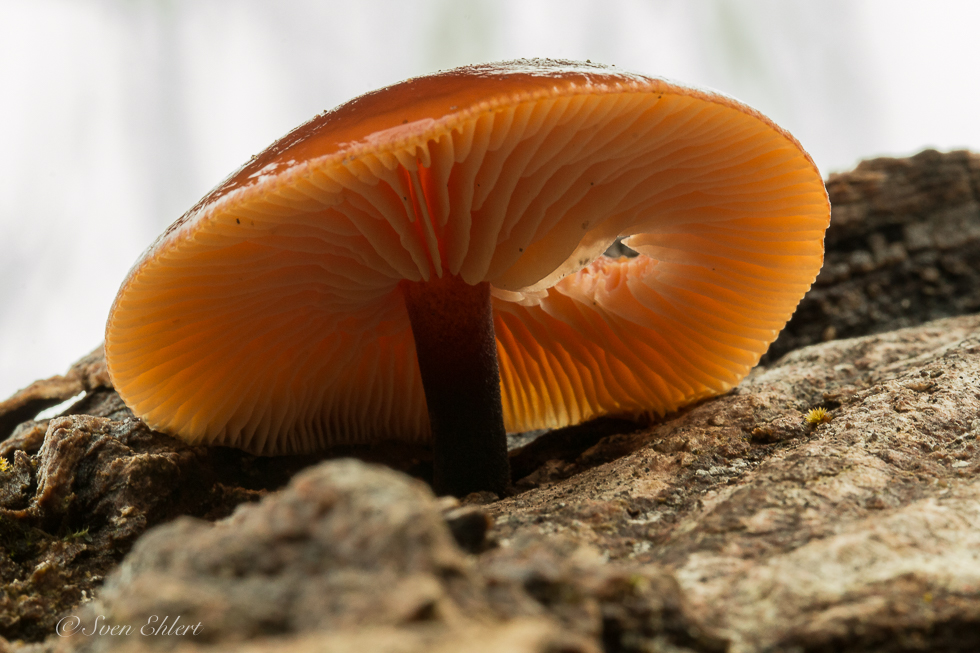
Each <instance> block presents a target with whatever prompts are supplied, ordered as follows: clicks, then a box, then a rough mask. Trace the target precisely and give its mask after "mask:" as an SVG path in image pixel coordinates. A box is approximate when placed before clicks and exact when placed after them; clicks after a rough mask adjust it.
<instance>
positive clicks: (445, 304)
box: [404, 277, 510, 496]
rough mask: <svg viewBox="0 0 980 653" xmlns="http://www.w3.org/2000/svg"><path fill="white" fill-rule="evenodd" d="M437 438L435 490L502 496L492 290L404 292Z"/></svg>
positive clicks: (503, 449) (429, 287)
mask: <svg viewBox="0 0 980 653" xmlns="http://www.w3.org/2000/svg"><path fill="white" fill-rule="evenodd" d="M404 295H405V306H406V307H407V308H408V317H409V320H411V323H412V334H413V335H414V336H415V350H416V352H417V353H418V360H419V369H420V370H421V372H422V385H423V386H424V388H425V401H426V405H427V406H428V408H429V421H430V423H431V425H432V436H433V439H434V460H433V462H434V467H435V478H434V486H435V490H436V492H437V493H439V494H454V495H456V496H465V495H466V494H469V493H470V492H476V491H479V490H489V491H491V492H496V493H497V494H502V493H503V491H504V488H506V487H507V485H508V483H509V482H510V465H509V463H508V461H507V437H506V434H505V432H504V417H503V408H502V407H501V404H500V372H499V370H498V367H497V345H496V341H495V340H494V337H493V311H492V308H491V305H490V284H489V283H485V282H484V283H481V284H479V285H476V286H471V285H469V284H467V283H465V282H463V281H462V280H461V279H460V278H458V277H443V278H441V279H433V280H432V281H429V282H418V283H408V284H405V286H404Z"/></svg>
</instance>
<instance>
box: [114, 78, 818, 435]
mask: <svg viewBox="0 0 980 653" xmlns="http://www.w3.org/2000/svg"><path fill="white" fill-rule="evenodd" d="M829 218H830V207H829V202H828V199H827V194H826V191H825V189H824V186H823V183H822V180H821V177H820V174H819V172H818V171H817V168H816V166H815V165H814V163H813V161H812V160H811V159H810V157H809V156H808V155H807V153H806V152H805V151H804V150H803V149H802V147H801V146H800V144H799V143H798V142H797V141H796V140H795V139H794V138H793V137H792V136H790V135H789V134H788V133H787V132H785V131H784V130H782V129H780V128H779V127H777V126H776V125H775V124H773V123H772V122H771V121H770V120H769V119H767V118H766V117H765V116H763V115H761V114H759V113H758V112H756V111H754V110H753V109H750V108H748V107H746V106H745V105H743V104H741V103H739V102H737V101H735V100H732V99H730V98H728V97H725V96H722V95H718V94H715V93H711V92H707V91H701V90H695V89H691V88H687V87H684V86H680V85H678V84H675V83H672V82H667V81H664V80H661V79H655V78H650V77H645V76H642V75H636V74H631V73H625V72H622V71H619V70H616V69H615V68H609V67H606V66H600V65H595V64H588V63H577V62H563V61H541V60H533V61H515V62H508V63H502V64H492V65H482V66H468V67H464V68H458V69H455V70H451V71H447V72H442V73H438V74H435V75H431V76H426V77H419V78H415V79H410V80H407V81H405V82H402V83H400V84H397V85H395V86H391V87H388V88H384V89H381V90H379V91H375V92H373V93H369V94H367V95H364V96H361V97H359V98H357V99H354V100H352V101H350V102H348V103H346V104H344V105H341V106H340V107H338V108H336V109H334V110H333V111H330V112H328V113H325V114H322V115H320V116H317V117H316V118H314V119H313V120H311V121H310V122H308V123H306V124H305V125H303V126H301V127H299V128H297V129H296V130H294V131H293V132H291V133H289V134H288V135H286V136H285V137H284V138H282V139H281V140H279V141H277V142H276V143H274V144H273V145H272V146H270V147H269V148H268V149H267V150H265V151H264V152H263V153H261V154H259V155H258V156H256V157H254V158H253V159H252V160H251V161H249V162H248V163H247V164H246V165H245V166H244V167H242V168H241V169H240V170H239V171H237V172H235V173H234V174H232V175H231V177H229V178H228V179H227V180H226V181H224V182H223V183H221V184H220V185H219V186H218V187H217V188H216V189H215V190H213V191H212V192H211V193H210V194H209V195H208V196H206V197H205V198H204V199H203V200H201V201H200V202H199V203H198V204H197V205H196V206H195V207H194V208H192V209H191V210H190V211H189V212H188V213H186V214H185V215H184V216H183V217H181V218H180V219H179V220H177V221H176V222H175V223H174V224H173V225H171V227H170V228H168V229H167V231H166V232H165V233H164V234H163V235H162V236H161V237H160V238H159V239H158V240H157V241H156V242H155V243H154V244H153V245H152V246H151V247H150V248H149V249H148V250H147V252H146V253H145V254H144V255H143V257H142V258H141V259H140V260H139V261H138V262H137V264H136V265H135V266H134V268H133V269H132V270H131V271H130V273H129V275H128V277H127V278H126V280H125V281H124V282H123V284H122V287H121V289H120V291H119V294H118V296H117V298H116V300H115V303H114V304H113V307H112V310H111V312H110V315H109V320H108V324H107V327H106V359H107V362H108V368H109V373H110V376H111V378H112V381H113V383H114V385H115V387H116V389H117V390H118V391H119V393H120V395H121V396H122V398H123V399H124V400H125V401H126V403H127V404H128V405H129V406H130V407H131V408H132V409H133V411H134V412H135V413H136V414H137V415H138V416H140V417H142V418H143V419H144V421H146V423H147V424H148V425H150V426H151V427H153V428H155V429H158V430H161V431H165V432H169V433H172V434H176V435H179V436H180V437H181V438H183V439H185V440H187V441H190V442H195V443H213V444H222V445H229V446H235V447H239V448H243V449H246V450H249V451H252V452H255V453H261V454H273V453H291V452H301V451H309V450H314V449H317V448H321V447H324V446H327V445H331V444H340V443H358V442H368V441H375V440H385V439H400V440H407V441H425V440H427V439H428V438H429V437H430V427H429V420H428V415H427V410H426V401H425V395H424V393H423V388H422V384H421V379H420V374H419V366H418V362H417V360H416V352H415V343H414V341H413V337H412V331H411V327H410V324H409V318H408V315H407V313H406V309H405V304H404V301H403V300H402V297H401V294H400V293H401V291H400V288H401V287H403V285H404V283H406V282H418V281H428V280H430V279H434V278H437V277H444V276H446V275H451V276H457V277H459V278H461V279H462V280H463V281H465V282H466V283H467V284H473V285H475V284H479V283H482V282H489V283H490V284H491V288H492V304H493V311H494V317H493V327H494V332H495V337H496V343H497V355H498V361H499V367H500V386H501V394H502V403H503V413H504V423H505V426H506V428H507V430H509V431H522V430H529V429H536V428H545V427H557V426H563V425H567V424H574V423H577V422H581V421H584V420H587V419H590V418H592V417H596V416H600V415H606V414H618V415H626V414H637V413H644V412H654V413H658V414H664V413H666V412H668V411H672V410H675V409H676V408H678V407H680V406H683V405H685V404H688V403H691V402H693V401H696V400H698V399H701V398H704V397H708V396H711V395H715V394H719V393H722V392H725V391H727V390H728V389H730V388H732V387H733V386H735V385H736V384H737V383H738V382H739V381H740V380H741V379H742V378H743V377H744V376H745V375H746V374H747V373H748V371H749V370H750V369H751V368H752V367H753V366H754V365H755V364H756V363H757V362H758V360H759V357H760V356H761V355H762V354H763V353H764V352H765V351H766V349H767V348H768V346H769V344H770V343H771V342H772V341H773V340H774V339H775V338H776V336H777V334H778V333H779V331H780V330H781V329H782V327H783V326H784V325H785V323H786V321H787V320H788V319H789V317H790V315H792V313H793V311H794V310H795V308H796V305H797V303H798V302H799V300H800V298H802V296H803V295H804V293H805V292H806V291H807V290H808V289H809V287H810V285H811V284H812V282H813V280H814V278H815V277H816V275H817V272H818V271H819V270H820V267H821V265H822V263H823V235H824V231H825V230H826V228H827V225H828V223H829ZM624 236H625V237H628V238H627V239H626V241H625V242H626V244H627V245H629V246H630V247H632V248H633V249H635V250H636V251H638V252H639V254H640V255H639V256H638V257H636V258H632V259H626V258H620V259H610V258H607V257H605V256H602V253H603V252H604V251H605V250H606V249H607V247H608V246H609V245H610V244H611V243H612V242H614V240H615V239H616V238H617V237H624Z"/></svg>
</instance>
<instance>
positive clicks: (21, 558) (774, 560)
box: [0, 152, 980, 653]
mask: <svg viewBox="0 0 980 653" xmlns="http://www.w3.org/2000/svg"><path fill="white" fill-rule="evenodd" d="M977 161H978V158H977V157H976V155H971V154H968V153H963V152H954V153H950V154H945V155H941V154H938V153H935V152H925V153H923V154H920V155H918V156H916V157H912V158H911V159H906V160H884V159H879V160H875V161H871V162H866V163H864V164H862V165H861V166H860V167H859V168H858V169H857V170H856V171H854V172H853V173H848V174H846V175H839V176H835V177H833V178H832V179H831V180H830V182H829V187H830V192H831V198H832V200H833V201H834V202H835V206H834V223H833V225H832V227H831V231H830V232H828V252H827V264H828V265H827V268H826V270H827V271H826V272H824V273H822V274H821V277H820V280H819V282H818V285H817V286H815V288H814V290H813V291H812V293H811V295H809V296H808V297H807V299H805V300H804V301H803V303H802V304H801V312H802V313H801V314H800V315H801V319H797V318H794V320H793V322H791V324H790V328H789V330H788V331H787V333H786V334H785V335H784V336H782V337H781V338H780V340H779V341H777V343H776V345H777V350H779V348H782V351H788V352H789V353H788V354H787V355H785V356H784V357H782V358H781V359H779V360H778V361H775V362H771V363H770V364H769V365H768V366H766V367H762V368H760V369H758V370H756V371H755V372H754V373H753V374H752V375H751V376H750V378H749V379H747V380H746V381H745V382H743V383H742V384H741V385H740V386H739V387H738V388H736V389H735V390H734V391H732V392H730V393H728V394H727V395H725V396H723V397H719V398H716V399H713V400H709V401H705V402H703V403H702V404H700V405H698V406H695V407H691V408H689V409H687V410H684V411H681V412H680V413H679V414H676V415H672V416H669V417H668V418H667V419H665V420H661V421H660V422H658V423H656V424H652V425H636V424H630V423H624V422H617V421H612V420H609V421H605V422H596V423H592V424H588V425H583V426H580V427H574V428H571V429H563V430H561V431H556V432H552V433H549V434H547V435H545V436H543V437H541V438H539V439H537V440H536V441H534V442H531V443H530V444H527V443H526V442H527V439H526V438H524V439H519V438H513V439H512V442H513V443H514V444H515V445H516V444H517V443H518V442H520V444H521V445H522V446H521V447H520V448H519V449H516V450H514V451H512V452H511V457H512V462H513V466H514V470H515V476H514V478H515V483H514V485H513V486H512V488H511V489H510V490H509V492H508V496H505V497H503V498H498V497H496V496H493V495H488V494H483V495H471V496H469V497H467V498H466V499H464V500H463V502H462V503H459V502H454V501H451V500H437V499H435V498H434V497H433V495H432V494H431V492H430V491H429V490H428V489H427V488H426V486H425V485H424V484H422V483H421V482H419V481H417V480H413V479H411V478H409V477H408V476H406V475H404V474H402V473H400V472H396V471H393V470H391V469H387V468H384V467H380V466H374V465H367V464H365V463H361V462H354V461H350V460H345V461H336V460H334V461H326V462H321V463H319V465H317V466H314V467H311V468H309V469H307V470H305V471H302V472H299V473H298V474H295V472H296V471H297V470H298V469H300V468H301V467H302V466H304V465H306V464H308V463H309V462H310V461H308V460H298V459H258V458H254V457H251V456H248V455H246V454H242V453H239V452H233V451H229V450H223V449H203V448H197V447H187V446H184V445H181V444H179V443H177V442H175V441H173V440H172V439H170V438H167V437H165V436H162V435H160V434H156V433H152V432H150V431H148V430H147V429H146V428H145V427H143V426H142V425H141V424H140V423H139V422H138V421H137V420H134V419H132V415H131V413H129V411H128V410H127V409H126V408H125V407H124V406H123V405H122V404H121V402H119V399H118V397H117V396H116V395H115V393H114V392H113V391H112V390H111V389H109V388H107V387H105V380H104V379H102V377H101V376H100V371H99V370H100V363H99V357H98V355H97V354H96V355H94V356H92V357H89V358H88V359H86V361H85V362H83V364H81V365H80V366H76V367H75V368H73V370H81V369H85V370H87V371H86V372H84V373H82V372H80V371H75V372H69V374H68V375H66V376H65V377H59V378H58V379H54V380H51V381H49V382H40V383H39V384H35V385H34V386H31V387H30V388H27V389H25V391H22V393H19V394H18V395H17V396H15V397H13V398H12V399H10V400H8V401H7V402H4V403H2V404H0V425H3V424H7V427H5V428H7V430H8V432H11V436H10V437H9V438H8V439H7V440H6V441H5V442H3V443H2V444H0V455H2V456H3V460H4V461H5V463H6V464H5V465H4V466H3V469H2V471H0V548H2V552H3V554H4V555H2V556H0V578H2V581H3V586H2V589H0V635H2V636H3V637H6V638H7V640H11V641H10V642H8V641H6V640H3V639H0V651H4V650H9V649H13V650H35V651H110V650H112V651H115V650H120V651H122V650H179V651H208V652H211V651H273V650H276V651H278V650H289V651H306V650H310V651H319V650H329V651H358V652H360V651H366V650H371V651H392V652H395V651H398V652H402V651H419V652H421V651H461V650H466V651H540V652H545V651H551V652H554V651H567V652H574V651H583V652H584V651H590V652H591V651H672V652H678V651H726V650H727V651H732V652H736V653H742V652H750V651H797V652H817V651H828V652H829V651H976V650H980V557H978V556H977V554H976V551H977V550H978V545H980V480H978V477H977V472H978V470H980V455H978V448H980V316H978V315H965V316H962V317H954V318H949V319H944V320H939V321H932V322H928V320H929V319H931V318H933V317H937V316H942V315H947V314H954V313H969V312H976V310H977V308H978V307H980V301H978V300H977V299H976V298H977V295H978V291H977V288H978V287H980V284H977V283H976V282H977V281H980V279H978V278H977V277H978V276H980V253H978V252H977V246H978V242H980V236H978V234H980V211H978V208H977V206H978V205H977V200H976V198H977V192H976V191H977V170H978V164H977ZM879 236H881V237H883V238H885V240H884V241H882V239H881V237H879ZM882 243H884V244H882ZM855 252H858V253H857V254H855ZM860 252H864V254H860ZM901 252H904V258H903V256H899V254H900V253H901ZM869 257H870V259H869ZM862 261H863V262H862ZM930 261H931V263H930ZM844 264H846V265H847V270H846V273H845V271H844V267H843V265H844ZM835 266H836V267H835ZM930 266H931V267H930ZM928 270H934V272H930V271H928ZM937 275H938V276H937ZM905 299H907V300H908V306H906V307H904V308H903V307H902V300H905ZM896 303H897V306H898V308H896ZM807 311H808V312H807ZM907 325H918V326H912V327H911V328H906V329H903V330H895V328H896V327H899V326H907ZM868 333H870V334H872V335H865V334H868ZM856 335H861V336H863V337H860V338H855V339H850V340H840V339H837V338H840V337H841V336H856ZM821 340H829V341H827V342H823V343H822V344H812V343H819V341H821ZM802 345H811V346H807V347H804V348H799V347H800V346H802ZM73 374H74V377H73ZM73 378H74V379H75V380H72V379H73ZM83 379H84V380H83ZM99 379H102V380H99ZM66 380H67V381H66ZM79 387H81V389H82V390H85V391H86V395H85V397H84V398H83V399H82V400H81V401H79V402H78V403H76V405H75V406H73V407H72V408H71V409H69V410H68V411H66V413H65V415H63V416H60V417H56V418H53V419H49V420H41V421H26V422H25V421H24V420H30V419H31V418H33V417H34V416H35V409H36V408H37V407H38V406H42V404H47V403H51V402H52V400H55V399H58V400H60V399H66V398H68V397H70V396H73V395H74V394H76V393H77V392H78V391H79V390H78V388H79ZM62 395H64V396H62ZM31 402H34V403H31ZM28 405H29V406H31V408H30V409H29V410H28V409H25V408H24V406H28ZM813 408H823V409H825V410H826V411H828V418H829V421H828V420H817V419H814V420H813V421H812V423H811V422H808V421H807V420H806V419H805V415H806V414H807V412H808V411H809V410H811V409H813ZM4 419H6V421H3V420H4ZM15 422H16V423H15ZM344 453H350V452H349V451H348V450H344V451H338V452H332V454H331V455H332V456H337V455H341V454H344ZM357 453H359V454H360V455H367V456H369V457H373V458H374V459H376V460H383V461H387V462H389V463H392V464H394V466H396V467H398V468H400V469H403V470H408V471H412V472H414V473H415V474H420V475H421V476H423V477H425V476H426V469H428V468H427V467H426V465H425V463H424V457H425V452H424V451H423V452H419V451H405V450H399V451H397V452H394V453H393V452H390V451H387V450H385V449H383V448H382V449H380V450H372V451H359V452H357ZM428 473H429V474H431V470H429V472H428ZM290 478H292V480H291V481H290V480H289V479H290ZM287 482H288V486H286V487H285V488H284V489H279V490H278V491H276V488H281V487H282V486H283V485H285V484H287ZM235 506H238V507H237V508H236V507H235ZM229 515H230V516H229ZM155 525H157V526H156V527H155V528H151V527H153V526H155ZM147 529H149V530H147ZM144 532H145V533H144ZM120 562H121V564H120ZM103 576H104V577H105V578H106V580H105V582H104V584H103V582H102V578H103ZM93 595H94V596H95V600H91V599H92V597H93ZM63 617H68V619H67V620H66V621H61V622H60V623H61V624H62V629H63V630H62V632H63V634H68V631H72V630H78V631H79V632H75V634H74V636H72V637H60V636H58V635H56V634H54V631H55V627H56V625H57V624H58V623H59V620H61V619H62V618H63ZM164 617H167V618H168V622H167V623H166V624H165V627H164V628H163V629H162V631H168V629H169V631H168V632H169V633H170V634H169V635H167V634H160V635H144V634H141V633H140V629H144V630H148V631H153V632H156V631H157V629H159V628H160V625H161V622H162V619H163V618H164ZM177 617H179V621H178V622H177V624H176V626H174V620H175V619H176V618H177ZM100 618H101V620H100ZM154 618H156V621H152V620H153V619H154ZM197 624H200V627H199V628H198V629H197V631H196V633H197V634H195V633H194V632H192V631H191V630H188V629H186V627H187V626H192V627H193V626H195V625H197ZM73 625H74V627H73ZM126 625H130V626H131V627H132V628H133V631H132V632H130V633H129V634H118V632H119V631H118V630H117V631H116V632H117V634H115V635H111V634H108V632H104V633H103V634H94V635H88V634H87V633H90V632H92V629H93V628H96V629H98V628H100V627H103V628H112V627H116V628H117V629H122V628H123V627H124V626H126ZM172 626H174V627H173V628H171V627H172ZM144 627H146V628H144ZM178 633H179V634H178ZM31 642H33V643H31Z"/></svg>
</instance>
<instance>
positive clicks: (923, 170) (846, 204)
mask: <svg viewBox="0 0 980 653" xmlns="http://www.w3.org/2000/svg"><path fill="white" fill-rule="evenodd" d="M827 192H828V193H829V194H830V205H831V207H833V208H832V209H831V212H832V215H831V221H830V228H829V229H828V230H827V238H826V257H825V260H824V266H823V269H822V270H821V271H820V276H818V277H817V281H816V283H815V284H814V287H813V288H812V289H811V290H810V292H809V293H807V295H806V297H804V298H803V301H801V302H800V305H799V308H797V310H796V313H795V314H794V315H793V318H792V319H791V320H790V322H789V324H788V325H787V326H786V329H784V330H783V332H782V333H781V334H780V336H779V339H778V340H776V342H774V343H773V345H772V347H770V348H769V352H768V353H767V354H766V357H765V358H764V360H763V362H764V363H765V362H770V361H774V360H776V359H777V358H779V357H780V356H782V355H783V354H785V353H786V352H788V351H791V350H793V349H797V348H799V347H803V346H806V345H811V344H814V343H817V342H824V341H827V340H833V339H835V338H853V337H855V336H862V335H865V334H869V333H883V332H885V331H890V330H893V329H900V328H903V327H908V326H913V325H915V324H922V323H923V322H928V321H929V320H935V319H938V318H942V317H951V316H954V315H963V314H966V313H976V312H977V311H980V263H978V262H980V155H977V154H975V153H972V152H967V151H958V152H949V153H947V154H943V153H940V152H936V151H935V150H926V151H924V152H920V153H919V154H917V155H915V156H913V157H909V158H907V159H885V158H882V159H871V160H869V161H863V162H861V163H860V164H859V165H858V167H857V169H856V170H854V171H852V172H847V173H843V174H835V175H831V176H830V179H829V180H828V181H827Z"/></svg>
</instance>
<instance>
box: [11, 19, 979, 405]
mask: <svg viewBox="0 0 980 653" xmlns="http://www.w3.org/2000/svg"><path fill="white" fill-rule="evenodd" d="M978 32H980V2H974V1H973V0H962V1H954V0H928V1H926V0H921V1H918V2H912V1H905V0H819V1H817V0H375V1H370V2H368V1H364V2H361V1H358V2H350V1H345V2H340V1H334V0H320V1H317V0H277V2H269V1H268V0H21V1H18V0H0V399H3V398H5V397H7V396H8V395H10V394H11V393H13V392H14V391H15V390H16V389H18V388H19V387H22V386H25V385H27V384H29V383H30V382H32V381H33V380H35V379H38V378H43V377H46V376H50V375H52V374H57V373H63V372H64V371H65V370H66V369H67V367H68V366H69V365H70V364H71V363H72V362H73V361H75V360H76V359H77V358H79V357H80V356H82V355H83V354H85V353H87V352H88V351H89V350H91V349H93V348H94V347H95V346H96V345H98V344H99V343H100V342H101V339H102V330H103V328H104V320H105V316H106V314H107V312H108V309H109V306H110V304H111V302H112V299H113V297H114V295H115V292H116V290H117V288H118V285H119V283H120V282H121V281H122V279H123V277H124V276H125V274H126V272H127V270H128V269H129V266H130V265H131V264H132V263H133V262H134V261H135V260H136V258H137V257H138V256H139V254H140V253H141V252H142V250H143V249H144V248H145V247H146V246H147V245H149V243H150V242H151V241H152V240H153V239H154V238H155V237H156V235H157V234H158V233H159V232H161V231H162V230H163V229H164V228H165V227H166V226H167V225H168V224H169V223H170V222H172V221H173V220H174V219H176V218H177V217H178V216H180V215H181V214H182V213H183V212H184V211H185V210H186V209H187V208H189V207H190V206H191V205H193V204H194V203H195V202H196V201H197V200H198V199H199V198H200V197H201V196H203V195H204V194H205V193H206V192H207V191H208V190H209V189H210V188H211V187H213V186H214V185H216V184H217V183H218V182H219V181H221V180H222V179H223V178H224V177H225V176H226V175H228V173H230V172H232V171H233V170H234V169H236V168H237V167H238V166H239V165H240V164H242V163H244V162H245V161H246V160H247V159H248V158H249V156H251V155H252V154H255V153H257V152H259V151H260V150H262V149H263V148H264V147H265V146H267V145H268V144H269V143H271V142H272V141H273V140H275V139H276V138H278V137H279V136H281V135H283V134H285V133H286V132H287V131H289V130H290V129H292V128H293V127H295V126H297V125H298V124H300V123H302V122H304V121H306V120H307V119H309V118H311V117H312V116H313V115H314V114H316V113H318V112H320V111H322V110H324V109H327V108H330V107H333V106H335V105H337V104H340V103H341V102H343V101H345V100H347V99H350V98H352V97H354V96H356V95H359V94H361V93H364V92H366V91H370V90H372V89H375V88H378V87H381V86H384V85H387V84H390V83H393V82H397V81H399V80H402V79H404V78H406V77H411V76H414V75H419V74H423V73H427V72H432V71H435V70H437V69H442V68H449V67H453V66H458V65H462V64H466V63H475V62H483V61H494V60H503V59H512V58H519V57H553V58H569V59H591V60H592V61H597V62H602V63H609V64H615V65H617V66H619V67H621V68H627V69H631V70H635V71H637V72H642V73H646V74H650V75H659V76H663V77H668V78H671V79H675V80H678V81H683V82H687V83H690V84H694V85H698V86H706V87H710V88H714V89H718V90H721V91H724V92H725V93H727V94H729V95H733V96H735V97H736V98H738V99H740V100H742V101H744V102H746V103H748V104H750V105H752V106H754V107H756V108H757V109H759V110H761V111H762V112H763V113H765V114H767V115H769V116H770V117H771V118H773V119H774V120H775V121H776V122H777V123H779V124H780V125H782V126H783V127H785V128H787V129H789V130H790V131H791V132H792V133H793V134H794V135H796V136H797V138H799V140H800V141H801V142H802V143H803V145H804V146H805V147H806V148H807V149H808V150H809V151H810V153H811V154H812V155H813V156H814V158H815V159H816V161H817V164H818V165H819V166H820V169H821V170H822V171H823V173H824V174H825V175H826V174H827V173H830V172H834V171H841V170H846V169H849V168H851V167H853V166H854V165H855V164H856V163H857V161H858V160H860V159H862V158H868V157H872V156H877V155H884V154H888V155H904V154H910V153H913V152H916V151H918V150H920V149H922V148H924V147H927V146H931V147H936V148H939V149H954V148H963V147H967V148H972V149H974V150H980V118H978V109H977V107H980V39H978V38H977V34H978Z"/></svg>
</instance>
